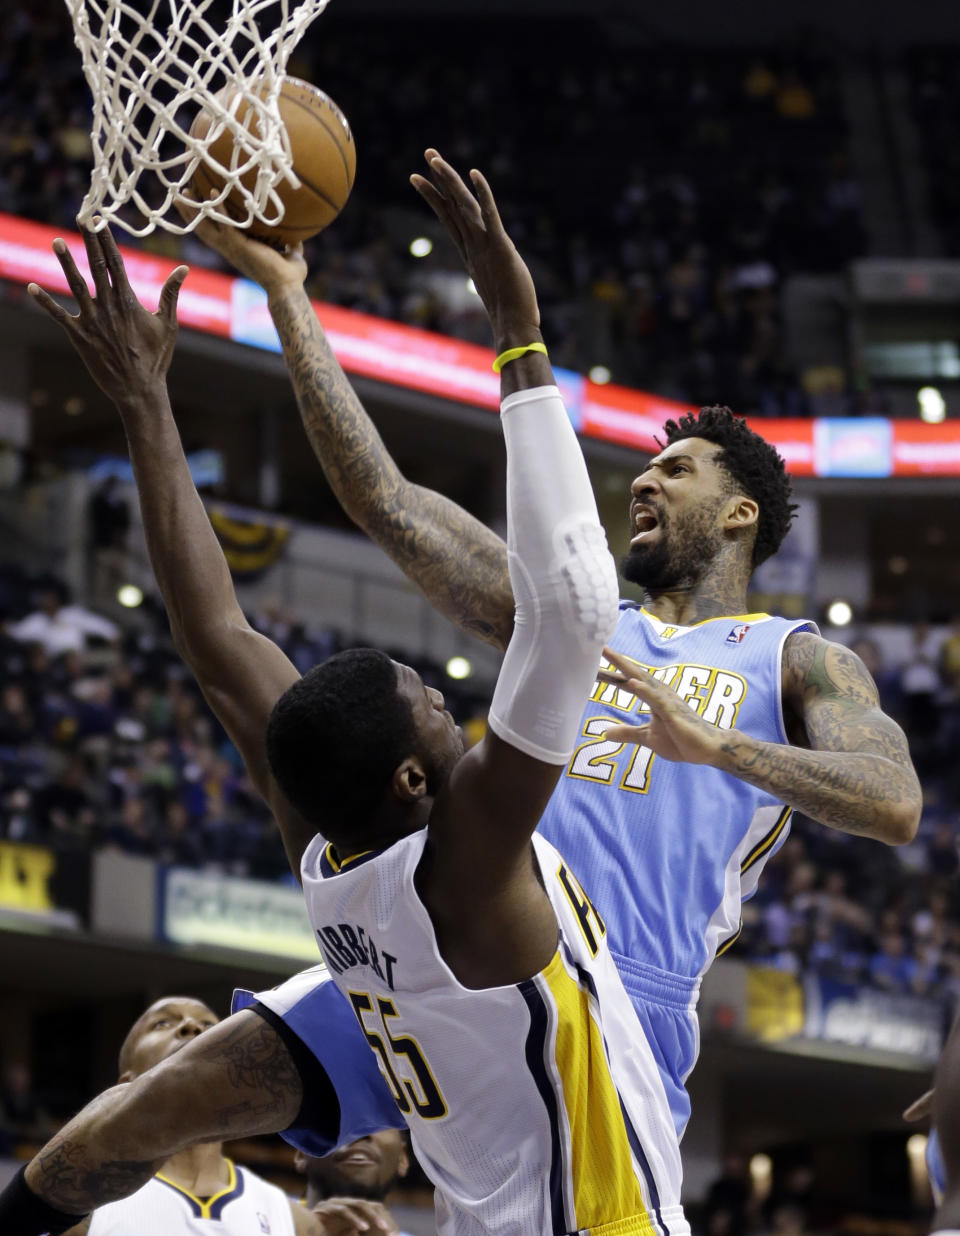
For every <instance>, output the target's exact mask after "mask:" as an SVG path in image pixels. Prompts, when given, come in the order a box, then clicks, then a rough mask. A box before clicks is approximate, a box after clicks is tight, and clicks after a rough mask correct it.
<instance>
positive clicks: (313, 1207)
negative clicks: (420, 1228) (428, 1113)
mask: <svg viewBox="0 0 960 1236" xmlns="http://www.w3.org/2000/svg"><path fill="white" fill-rule="evenodd" d="M293 1165H294V1167H295V1168H296V1169H297V1171H298V1172H300V1173H301V1174H302V1175H303V1176H305V1177H306V1191H305V1193H304V1197H303V1205H304V1206H306V1208H307V1209H308V1210H310V1211H313V1212H316V1211H317V1208H318V1207H319V1208H321V1209H322V1208H323V1207H324V1205H325V1204H326V1203H327V1202H328V1201H329V1200H330V1199H331V1198H365V1199H366V1200H367V1201H371V1202H382V1203H384V1205H385V1204H386V1200H387V1197H388V1195H389V1194H390V1193H391V1192H392V1191H393V1189H394V1188H395V1187H396V1185H397V1183H398V1181H400V1180H403V1178H404V1177H405V1176H406V1175H407V1173H408V1172H409V1170H410V1156H409V1153H408V1151H407V1137H406V1134H405V1133H402V1132H401V1131H400V1130H399V1129H383V1130H382V1131H380V1132H379V1133H371V1134H369V1136H367V1137H360V1138H358V1139H357V1140H356V1141H355V1142H350V1143H349V1144H348V1145H346V1146H341V1147H340V1148H339V1150H335V1151H334V1152H333V1153H332V1154H328V1155H324V1156H323V1157H322V1158H318V1157H317V1156H316V1155H308V1154H304V1153H303V1151H302V1150H298V1151H297V1152H296V1155H295V1156H294V1160H293ZM399 1236H409V1234H408V1233H406V1232H400V1233H399Z"/></svg>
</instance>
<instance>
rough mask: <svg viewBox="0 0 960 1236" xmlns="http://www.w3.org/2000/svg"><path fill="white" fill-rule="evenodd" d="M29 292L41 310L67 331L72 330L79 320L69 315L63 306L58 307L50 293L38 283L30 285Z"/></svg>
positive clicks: (28, 286) (28, 285)
mask: <svg viewBox="0 0 960 1236" xmlns="http://www.w3.org/2000/svg"><path fill="white" fill-rule="evenodd" d="M27 291H28V292H29V293H30V295H31V296H32V297H33V299H34V300H35V301H36V302H37V304H38V305H39V306H40V308H41V309H43V310H45V311H46V312H47V313H49V314H50V316H51V317H52V318H53V320H54V321H55V322H59V323H60V325H61V326H64V327H66V329H67V330H72V329H73V328H74V326H75V325H76V323H77V322H78V320H79V319H78V318H75V317H74V316H73V314H72V313H67V311H66V309H64V307H63V306H62V305H58V304H57V302H56V301H55V300H54V299H53V297H52V296H51V295H50V294H49V292H45V291H44V290H43V288H42V287H39V286H38V285H37V284H36V283H28V284H27Z"/></svg>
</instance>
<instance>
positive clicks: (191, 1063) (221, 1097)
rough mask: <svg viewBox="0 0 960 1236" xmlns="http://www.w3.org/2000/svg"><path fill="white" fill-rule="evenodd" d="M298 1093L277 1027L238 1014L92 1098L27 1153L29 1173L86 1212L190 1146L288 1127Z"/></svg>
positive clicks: (137, 1184) (60, 1202)
mask: <svg viewBox="0 0 960 1236" xmlns="http://www.w3.org/2000/svg"><path fill="white" fill-rule="evenodd" d="M302 1102H303V1085H302V1083H301V1080H300V1074H299V1071H298V1070H297V1067H296V1065H295V1063H294V1061H293V1058H292V1057H291V1055H290V1053H289V1051H288V1050H287V1048H286V1047H285V1046H284V1043H283V1040H282V1039H281V1038H280V1036H279V1034H277V1032H276V1030H274V1029H273V1028H272V1027H271V1026H270V1025H268V1024H267V1022H266V1021H264V1020H263V1018H261V1017H260V1016H258V1015H257V1014H256V1013H253V1012H249V1011H246V1012H242V1013H235V1014H234V1015H233V1016H232V1017H228V1018H227V1019H226V1020H225V1021H222V1022H220V1023H219V1025H216V1026H214V1027H213V1028H211V1029H210V1030H206V1031H204V1033H203V1034H202V1035H199V1036H198V1037H197V1038H196V1039H194V1040H193V1042H191V1043H190V1044H188V1045H187V1046H186V1047H184V1048H181V1050H180V1051H178V1052H177V1053H176V1054H175V1055H173V1056H170V1057H168V1058H167V1059H166V1060H164V1061H162V1062H161V1063H160V1064H158V1065H157V1066H156V1067H155V1068H153V1069H150V1070H149V1072H147V1073H143V1074H141V1076H139V1077H137V1078H135V1079H134V1080H133V1081H130V1082H126V1083H124V1084H123V1085H120V1086H114V1087H113V1088H112V1089H110V1090H107V1091H105V1092H104V1093H103V1094H101V1095H99V1096H98V1097H97V1098H95V1099H94V1100H93V1101H92V1102H91V1103H88V1104H87V1106H86V1107H85V1108H84V1109H83V1111H81V1112H80V1113H79V1115H77V1116H75V1117H74V1118H73V1120H71V1121H70V1123H69V1124H67V1125H66V1126H65V1127H64V1128H63V1129H61V1131H60V1132H59V1133H58V1134H57V1135H56V1136H55V1137H54V1138H52V1139H51V1140H50V1141H49V1142H48V1143H47V1145H46V1146H44V1148H43V1149H42V1150H41V1151H40V1153H39V1154H38V1155H37V1156H36V1158H34V1159H33V1160H32V1162H31V1163H30V1164H29V1166H28V1167H27V1173H26V1182H27V1184H28V1186H29V1187H30V1189H31V1190H32V1191H33V1192H34V1193H35V1194H37V1196H38V1197H40V1198H41V1199H42V1200H43V1201H45V1202H47V1203H48V1205H50V1206H54V1207H56V1208H57V1209H58V1210H61V1211H63V1212H64V1213H65V1214H83V1213H84V1212H85V1211H89V1210H95V1209H96V1208H97V1207H98V1206H103V1205H105V1204H106V1203H107V1202H115V1201H118V1200H119V1199H120V1198H122V1197H129V1195H130V1194H131V1193H135V1192H136V1191H137V1189H140V1188H142V1187H143V1185H145V1184H146V1183H147V1181H148V1180H149V1179H150V1178H151V1177H152V1176H153V1175H154V1174H155V1173H156V1172H157V1171H159V1170H160V1168H161V1167H162V1165H163V1164H164V1163H165V1162H166V1160H167V1159H169V1158H170V1157H171V1156H172V1155H174V1154H176V1153H177V1152H178V1151H180V1150H185V1149H186V1148H187V1147H189V1146H193V1145H196V1144H198V1143H200V1142H219V1141H223V1140H225V1139H227V1138H237V1137H252V1136H255V1135H256V1134H258V1133H276V1132H278V1131H279V1130H281V1129H286V1128H289V1127H290V1125H291V1124H292V1123H293V1122H294V1120H295V1119H296V1117H297V1114H298V1113H299V1111H300V1108H301V1105H302Z"/></svg>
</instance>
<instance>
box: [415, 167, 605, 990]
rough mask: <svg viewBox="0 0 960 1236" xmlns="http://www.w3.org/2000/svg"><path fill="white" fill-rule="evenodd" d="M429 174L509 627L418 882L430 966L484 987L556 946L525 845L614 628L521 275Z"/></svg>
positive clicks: (489, 211) (457, 197)
mask: <svg viewBox="0 0 960 1236" xmlns="http://www.w3.org/2000/svg"><path fill="white" fill-rule="evenodd" d="M427 162H428V166H429V169H430V179H429V180H428V179H426V178H424V177H415V179H414V184H415V187H416V188H417V189H418V191H419V192H420V193H421V194H422V196H423V197H425V198H426V200H427V201H428V202H429V203H430V205H431V206H432V207H433V209H434V210H435V211H436V213H437V215H438V216H439V217H440V219H441V221H442V222H443V223H444V225H445V227H446V228H447V230H448V231H449V233H450V235H451V236H452V237H453V239H454V241H455V242H456V243H457V245H458V247H459V249H460V252H461V254H462V256H463V258H464V262H465V265H466V267H467V269H468V271H469V272H470V274H471V276H472V277H473V279H474V282H475V283H476V286H477V291H478V292H479V294H480V297H481V299H482V301H483V304H484V306H485V308H486V310H487V313H488V314H489V316H490V321H491V325H492V327H493V334H494V340H495V343H496V348H497V352H498V354H499V355H500V359H501V361H505V364H504V365H503V368H502V375H501V380H502V395H503V399H502V403H501V421H502V425H503V433H504V439H505V442H506V447H507V530H508V531H507V543H508V548H509V570H510V579H511V583H512V586H513V593H514V595H515V597H516V602H517V604H516V621H515V624H514V631H513V636H512V638H511V641H510V645H509V647H508V649H507V652H506V656H505V657H504V660H503V665H502V667H501V670H500V675H499V678H498V680H497V686H496V689H495V691H494V696H493V702H492V704H491V708H490V729H489V732H488V733H487V735H486V737H485V738H484V740H483V742H481V743H480V744H479V745H478V746H477V747H475V748H473V750H471V751H469V752H468V753H467V754H466V755H465V756H464V757H463V759H461V760H460V761H459V763H458V764H457V765H456V767H455V768H454V770H453V773H452V774H451V777H450V780H449V783H448V785H447V786H446V787H445V789H444V791H443V792H442V793H441V794H440V795H439V796H438V798H437V801H436V803H435V805H434V807H433V811H432V813H431V817H430V824H429V831H430V847H431V851H432V859H431V861H430V863H429V865H428V867H427V871H426V874H425V876H424V897H425V900H426V901H427V904H428V906H429V908H430V910H431V915H432V917H433V921H434V924H435V926H436V928H437V932H438V938H439V939H440V941H441V949H442V950H443V952H444V956H445V957H446V959H447V961H448V962H449V963H450V964H451V966H452V967H453V969H454V972H455V973H456V974H457V975H458V976H459V977H460V978H461V980H462V981H464V982H466V983H467V984H468V985H470V986H484V985H489V984H497V983H503V982H511V981H517V980H518V979H519V978H524V977H529V975H530V974H532V973H535V972H536V971H537V970H539V969H540V968H542V967H543V966H544V965H546V964H547V962H548V961H549V959H550V957H551V956H552V955H553V952H554V951H555V949H556V942H557V923H556V916H555V914H554V912H553V909H552V907H551V905H550V903H549V901H548V899H547V897H546V895H545V893H544V891H543V888H542V885H541V884H539V883H538V880H537V876H536V874H535V871H534V865H533V863H532V861H531V857H530V854H531V848H530V838H531V835H532V834H533V831H534V829H535V828H536V826H537V824H538V822H539V820H540V816H541V814H542V812H543V809H544V807H545V806H546V803H547V800H548V799H549V797H550V794H551V793H552V792H553V789H554V786H555V785H556V782H557V779H558V777H559V775H560V773H561V771H562V769H563V766H564V764H565V763H566V761H567V759H568V758H569V756H570V753H571V752H572V751H573V748H574V745H575V743H576V738H577V734H578V731H579V728H580V717H581V713H582V711H583V702H584V700H585V699H586V698H587V696H588V694H589V692H590V688H591V685H592V683H593V680H594V678H595V676H596V671H597V665H598V662H599V657H600V650H601V647H602V645H603V641H604V639H605V638H607V637H608V636H609V634H610V633H611V632H612V630H613V628H614V626H615V625H616V620H617V608H618V595H617V575H616V569H615V567H614V563H613V559H612V557H611V555H610V551H609V549H608V548H607V544H606V537H605V535H604V531H603V527H602V525H601V524H600V519H599V516H598V514H597V507H596V501H595V499H594V496H593V490H592V489H591V486H590V478H589V475H588V473H587V468H586V464H585V462H584V459H583V455H582V453H581V450H580V445H579V443H578V442H577V438H576V434H575V433H574V431H573V428H572V426H571V424H570V420H569V417H568V416H567V413H566V409H565V408H564V405H563V401H562V399H561V398H560V392H559V391H558V389H557V387H556V385H555V384H554V382H553V374H552V371H551V369H550V365H549V362H548V361H547V358H546V356H545V355H544V354H543V353H544V348H543V341H542V339H541V336H540V316H539V310H538V308H537V301H536V293H535V291H534V287H533V281H532V280H531V278H530V274H529V272H528V271H527V268H526V266H525V265H524V263H523V261H522V260H521V258H520V256H519V254H518V253H517V251H516V249H515V248H514V246H513V244H512V242H511V241H510V239H509V237H508V236H507V235H506V233H505V231H504V229H503V225H502V223H501V222H500V218H499V215H498V213H497V209H496V204H495V203H494V200H493V196H492V194H491V192H490V189H489V187H488V185H487V183H486V181H485V180H484V179H483V177H482V176H481V175H480V174H479V173H478V172H473V173H472V174H471V179H472V181H473V187H474V189H475V191H476V197H474V195H473V194H472V193H471V192H470V191H469V190H468V189H467V187H466V185H465V184H464V183H463V181H462V180H461V179H460V177H459V176H457V175H456V173H455V172H454V171H453V169H452V168H450V167H449V166H448V165H447V164H446V163H444V162H443V160H441V159H440V158H439V157H438V156H437V154H436V152H435V151H428V156H427ZM531 345H532V346H533V349H537V350H531ZM491 855H495V856H496V859H495V861H491Z"/></svg>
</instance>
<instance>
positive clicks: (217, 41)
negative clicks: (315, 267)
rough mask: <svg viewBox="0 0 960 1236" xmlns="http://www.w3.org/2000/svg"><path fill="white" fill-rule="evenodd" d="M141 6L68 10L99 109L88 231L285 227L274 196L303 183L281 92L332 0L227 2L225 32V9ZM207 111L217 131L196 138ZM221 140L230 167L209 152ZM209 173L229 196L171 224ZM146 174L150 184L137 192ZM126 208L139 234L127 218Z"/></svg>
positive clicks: (81, 4) (189, 1)
mask: <svg viewBox="0 0 960 1236" xmlns="http://www.w3.org/2000/svg"><path fill="white" fill-rule="evenodd" d="M134 2H135V0H134ZM134 2H131V0H66V5H67V8H68V9H69V11H70V16H71V17H72V19H73V26H74V31H75V37H74V42H75V43H76V45H77V47H78V48H79V49H80V53H81V55H82V57H83V72H84V76H85V77H86V79H87V83H88V85H89V87H90V91H91V93H92V94H93V100H94V103H93V128H92V130H91V133H90V140H91V143H92V146H93V160H94V162H93V172H92V175H91V180H90V191H89V192H88V193H87V196H86V197H85V198H84V200H83V206H82V207H81V210H80V215H79V218H80V221H81V222H83V223H85V224H87V225H89V224H90V222H91V220H92V219H93V217H94V216H99V217H100V219H101V222H100V223H98V224H97V225H96V226H97V227H98V228H99V227H105V226H106V225H107V224H108V223H114V224H116V225H117V226H118V227H121V228H123V229H124V230H125V231H127V232H129V233H130V234H131V235H134V236H146V235H147V234H148V233H150V232H152V231H154V229H155V228H163V229H164V230H165V231H168V232H174V233H177V234H183V233H184V232H190V231H192V230H193V229H194V228H195V227H196V226H197V224H198V223H199V222H200V220H201V219H205V218H212V219H215V220H216V221H217V222H218V223H227V224H230V225H232V226H233V227H249V226H250V225H251V224H252V223H253V222H254V220H257V221H259V222H261V223H265V224H274V223H277V222H278V221H279V220H280V219H281V218H282V217H283V210H284V207H283V202H282V201H281V200H280V198H279V196H278V194H277V192H276V188H277V186H278V185H279V184H280V183H281V182H282V181H288V182H290V183H291V184H292V185H294V186H298V185H299V181H298V179H297V177H296V175H295V174H294V171H293V161H292V158H291V154H290V146H289V142H288V140H287V136H286V131H285V129H284V125H283V121H282V120H281V118H280V110H279V102H278V101H279V96H280V88H281V85H282V82H283V76H284V72H285V69H286V65H287V61H288V59H289V58H290V53H291V52H292V51H293V49H294V48H295V47H296V45H297V43H299V41H300V39H301V38H302V37H303V34H304V31H305V30H306V28H307V26H309V25H310V23H311V22H312V21H313V19H314V18H315V17H317V16H318V15H319V14H320V13H321V12H322V11H323V9H324V8H326V5H327V3H328V0H229V6H230V10H231V12H230V16H229V19H228V20H227V21H226V23H225V24H223V25H222V28H220V27H219V25H215V24H214V18H215V11H214V12H211V10H215V6H216V5H217V0H147V2H146V3H144V2H143V0H140V4H139V6H138V7H140V8H141V9H145V10H146V12H144V13H138V12H137V11H136V8H135V7H134ZM218 7H220V8H221V9H222V8H223V7H224V6H223V5H222V4H220V5H219V6H218ZM201 110H202V111H205V112H207V113H208V115H209V116H210V117H211V118H212V124H211V125H210V126H209V128H208V129H207V130H206V132H205V133H203V135H202V136H196V135H192V134H191V133H190V125H191V123H192V121H193V120H194V118H195V117H196V115H197V114H198V113H199V112H200V111H201ZM238 113H239V116H240V119H238ZM251 130H252V132H251ZM225 131H226V132H229V133H230V135H231V137H232V139H233V140H232V142H231V143H229V146H230V148H231V156H230V163H229V165H227V166H224V165H223V164H222V163H220V162H219V161H218V160H217V159H215V158H212V157H211V155H210V154H209V153H208V150H209V148H210V147H211V146H212V145H213V143H214V142H215V141H216V139H217V138H218V137H220V136H221V135H222V134H223V133H224V132H225ZM221 148H222V145H221ZM201 164H206V166H207V167H208V168H209V169H210V170H211V171H212V172H213V173H215V180H216V183H217V184H220V183H222V184H223V188H222V190H220V191H218V192H217V194H216V196H215V197H213V198H211V199H210V200H208V201H204V202H202V203H201V205H200V209H199V210H198V211H197V212H196V214H195V215H194V216H193V217H192V218H191V219H190V221H189V222H186V223H184V222H181V220H180V218H179V216H177V218H176V221H174V220H173V219H171V218H169V217H168V215H169V213H170V210H171V208H172V207H173V206H174V205H175V204H176V203H177V202H178V201H184V200H185V199H184V197H183V190H184V189H185V188H186V186H187V185H189V183H190V180H191V179H192V177H193V175H194V172H195V171H196V170H197V168H198V167H199V166H200V165H201ZM145 173H151V174H152V175H150V176H148V178H147V181H146V182H145V183H144V184H143V185H141V177H143V176H144V174H145ZM241 177H243V178H244V179H245V182H246V183H241ZM148 195H149V196H148ZM228 197H230V199H231V200H230V212H229V213H227V211H226V210H225V209H224V204H225V202H226V199H227V198H228ZM128 203H130V204H132V205H134V206H135V207H136V208H137V210H138V211H139V212H140V214H141V215H142V216H143V217H144V220H145V222H144V225H143V226H142V227H138V226H136V225H135V224H133V223H131V222H130V221H129V220H128V219H125V218H123V217H122V216H121V214H120V213H119V212H120V211H121V210H122V208H123V207H124V206H126V205H127V204H128ZM241 204H242V210H244V211H245V212H246V213H245V215H244V214H242V213H241V212H240V210H238V207H240V206H241Z"/></svg>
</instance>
